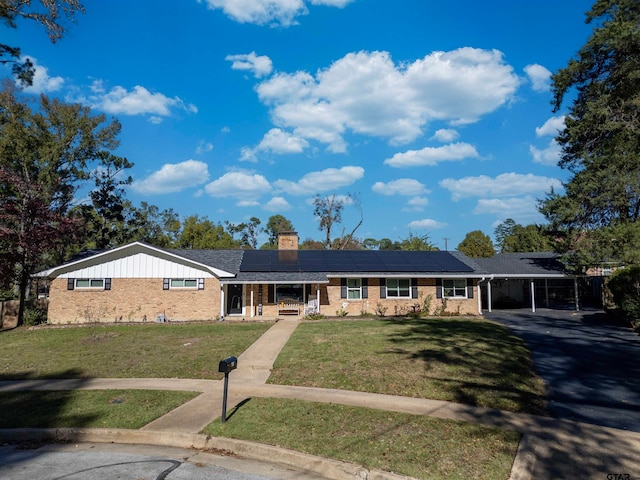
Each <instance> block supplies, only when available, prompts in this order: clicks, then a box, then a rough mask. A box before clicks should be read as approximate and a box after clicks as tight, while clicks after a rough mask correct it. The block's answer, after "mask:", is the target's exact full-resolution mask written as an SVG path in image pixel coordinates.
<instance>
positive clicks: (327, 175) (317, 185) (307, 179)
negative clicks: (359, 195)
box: [273, 166, 364, 195]
mask: <svg viewBox="0 0 640 480" xmlns="http://www.w3.org/2000/svg"><path fill="white" fill-rule="evenodd" d="M363 176H364V168H362V167H354V166H347V167H342V168H327V169H325V170H322V171H319V172H311V173H307V174H306V175H305V176H303V177H302V178H301V179H300V180H298V181H297V182H292V181H290V180H276V181H275V182H273V185H274V186H275V187H276V188H278V189H279V190H281V191H283V192H287V193H288V194H290V195H315V194H316V193H320V192H327V191H331V190H336V189H338V188H342V187H347V186H349V185H352V184H353V183H354V182H356V181H358V180H360V179H361V178H362V177H363Z"/></svg>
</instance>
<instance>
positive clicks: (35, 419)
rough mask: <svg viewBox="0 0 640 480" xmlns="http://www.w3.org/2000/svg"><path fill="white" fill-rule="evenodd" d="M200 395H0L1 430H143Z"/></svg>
mask: <svg viewBox="0 0 640 480" xmlns="http://www.w3.org/2000/svg"><path fill="white" fill-rule="evenodd" d="M197 395H199V393H197V392H165V391H158V390H66V391H46V392H45V391H29V392H0V405H2V409H0V428H65V427H68V428H129V429H137V428H141V427H143V426H144V425H146V424H147V423H149V422H151V421H153V420H155V419H156V418H158V417H161V416H162V415H164V414H165V413H167V412H169V411H171V410H173V409H174V408H176V407H179V406H180V405H182V404H183V403H185V402H187V401H189V400H191V399H192V398H194V397H196V396H197Z"/></svg>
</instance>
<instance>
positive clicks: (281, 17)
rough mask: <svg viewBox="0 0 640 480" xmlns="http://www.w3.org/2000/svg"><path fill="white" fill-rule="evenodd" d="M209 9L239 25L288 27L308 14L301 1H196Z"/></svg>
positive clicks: (339, 1)
mask: <svg viewBox="0 0 640 480" xmlns="http://www.w3.org/2000/svg"><path fill="white" fill-rule="evenodd" d="M198 1H199V2H200V3H202V2H203V1H204V2H205V3H206V4H207V6H208V7H209V8H210V9H211V10H214V9H221V10H222V11H223V12H224V13H225V15H227V16H229V17H230V18H232V19H233V20H235V21H236V22H239V23H254V24H257V25H273V26H276V25H278V26H283V27H288V26H291V25H296V24H297V23H298V22H297V17H299V16H301V15H306V14H308V13H309V10H308V9H307V6H306V4H305V2H304V1H303V0H198ZM352 1H354V0H310V1H309V3H310V4H311V5H325V6H329V7H339V8H342V7H344V6H346V5H347V4H349V3H351V2H352Z"/></svg>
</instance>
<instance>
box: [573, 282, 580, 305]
mask: <svg viewBox="0 0 640 480" xmlns="http://www.w3.org/2000/svg"><path fill="white" fill-rule="evenodd" d="M573 294H574V296H575V299H576V312H579V311H580V297H579V296H578V277H573Z"/></svg>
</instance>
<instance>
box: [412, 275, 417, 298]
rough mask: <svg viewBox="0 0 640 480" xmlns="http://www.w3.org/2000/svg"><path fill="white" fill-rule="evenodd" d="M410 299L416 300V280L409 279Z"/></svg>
mask: <svg viewBox="0 0 640 480" xmlns="http://www.w3.org/2000/svg"><path fill="white" fill-rule="evenodd" d="M411 298H418V279H417V278H412V279H411Z"/></svg>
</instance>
